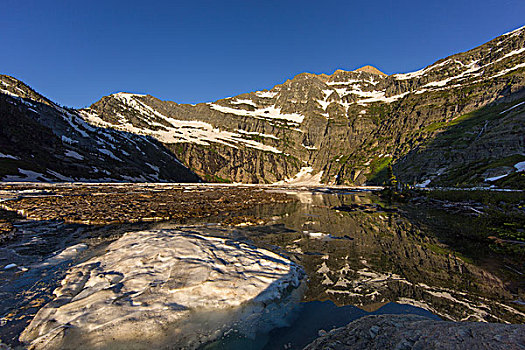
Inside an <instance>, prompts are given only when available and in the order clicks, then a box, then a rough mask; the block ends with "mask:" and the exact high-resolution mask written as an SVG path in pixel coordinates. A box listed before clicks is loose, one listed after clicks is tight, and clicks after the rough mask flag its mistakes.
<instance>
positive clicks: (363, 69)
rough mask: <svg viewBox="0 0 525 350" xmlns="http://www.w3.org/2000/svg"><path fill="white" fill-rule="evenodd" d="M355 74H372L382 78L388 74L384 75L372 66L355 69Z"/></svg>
mask: <svg viewBox="0 0 525 350" xmlns="http://www.w3.org/2000/svg"><path fill="white" fill-rule="evenodd" d="M355 72H366V73H372V74H377V75H382V76H384V77H386V76H387V75H388V74H385V73H383V72H381V71H380V70H379V69H377V68H376V67H373V66H364V67H361V68H358V69H356V70H355Z"/></svg>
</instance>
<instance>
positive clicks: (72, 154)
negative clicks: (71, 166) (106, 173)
mask: <svg viewBox="0 0 525 350" xmlns="http://www.w3.org/2000/svg"><path fill="white" fill-rule="evenodd" d="M65 156H66V157H69V158H75V159H78V160H83V159H84V156H82V155H81V154H78V153H77V152H75V151H72V150H67V151H66V153H65Z"/></svg>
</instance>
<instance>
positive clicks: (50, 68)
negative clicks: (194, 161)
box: [0, 0, 525, 107]
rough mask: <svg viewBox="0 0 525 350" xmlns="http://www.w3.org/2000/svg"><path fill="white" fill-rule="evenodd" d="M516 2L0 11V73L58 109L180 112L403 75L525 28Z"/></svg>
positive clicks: (38, 5)
mask: <svg viewBox="0 0 525 350" xmlns="http://www.w3.org/2000/svg"><path fill="white" fill-rule="evenodd" d="M524 14H525V1H523V0H477V1H462V0H456V1H452V0H441V1H421V0H418V1H413V0H411V1H409V0H397V1H385V0H376V1H368V2H367V1H353V0H346V1H332V0H317V1H309V0H303V1H295V0H290V1H286V0H281V1H274V0H264V1H252V0H243V1H200V0H193V1H191V0H189V1H176V0H175V1H144V0H140V1H135V0H127V1H120V0H105V1H98V0H89V1H80V0H78V1H76V0H75V1H72V0H64V1H59V0H56V1H53V0H49V1H42V0H25V1H22V0H1V1H0V47H1V48H2V49H1V50H0V73H1V74H9V75H12V76H14V77H16V78H18V79H20V80H22V81H24V82H25V83H27V84H29V85H30V86H32V87H33V88H34V89H35V90H37V91H38V92H40V93H42V94H44V95H46V96H47V97H49V98H51V99H52V100H55V101H57V102H59V103H61V104H64V105H67V106H72V107H84V106H88V105H90V104H91V103H93V102H95V101H96V100H98V99H99V98H101V97H102V96H104V95H108V94H111V93H114V92H119V91H128V92H136V93H149V94H151V95H153V96H156V97H159V98H161V99H165V100H172V101H175V102H180V103H195V102H204V101H213V100H217V99H219V98H223V97H227V96H234V95H237V94H240V93H243V92H249V91H254V90H261V89H265V88H267V89H269V88H271V87H273V86H274V85H276V84H279V83H282V82H283V81H285V80H286V79H289V78H291V77H293V76H294V75H296V74H298V73H301V72H314V73H332V72H333V71H335V70H336V69H339V68H341V69H346V70H352V69H355V68H358V67H360V66H363V65H365V64H371V65H374V66H376V67H377V68H379V69H380V70H382V71H383V72H385V73H387V74H392V73H399V72H408V71H413V70H417V69H419V68H422V67H424V66H426V65H429V64H431V63H433V62H435V61H436V60H438V59H440V58H443V57H446V56H448V55H451V54H454V53H456V52H460V51H466V50H468V49H471V48H473V47H475V46H478V45H480V44H483V43H484V42H486V41H489V40H490V39H492V38H494V37H496V36H498V35H500V34H503V33H505V32H508V31H511V30H513V29H515V28H517V27H520V26H522V25H525V17H524Z"/></svg>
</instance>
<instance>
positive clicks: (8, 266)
mask: <svg viewBox="0 0 525 350" xmlns="http://www.w3.org/2000/svg"><path fill="white" fill-rule="evenodd" d="M17 266H18V265H17V264H7V265H6V266H4V270H10V269H12V268H15V267H17Z"/></svg>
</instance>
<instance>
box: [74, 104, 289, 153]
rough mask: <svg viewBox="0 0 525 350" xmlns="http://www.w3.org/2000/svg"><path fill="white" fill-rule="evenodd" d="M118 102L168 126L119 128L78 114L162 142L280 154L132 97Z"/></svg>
mask: <svg viewBox="0 0 525 350" xmlns="http://www.w3.org/2000/svg"><path fill="white" fill-rule="evenodd" d="M119 99H120V100H121V101H123V102H125V103H127V104H128V105H130V106H131V107H133V108H135V109H136V110H137V111H138V112H139V113H141V114H142V115H143V116H144V117H145V119H146V120H148V118H151V117H158V118H162V119H163V120H165V121H166V122H167V123H169V124H170V125H171V126H170V127H166V126H165V125H162V124H159V123H157V122H154V121H152V120H150V121H149V122H150V124H151V125H152V126H156V127H158V129H157V130H153V129H148V128H138V127H135V126H133V125H132V124H130V123H129V122H124V123H123V124H120V125H114V124H110V123H107V122H105V121H104V120H102V119H101V118H100V117H99V116H98V115H96V114H95V113H94V112H93V111H91V110H83V111H81V113H82V115H83V116H84V117H85V118H86V120H88V121H89V122H90V123H93V124H94V125H98V126H100V127H110V128H115V129H117V130H122V131H127V132H130V133H134V134H142V135H149V136H152V137H154V138H156V139H157V140H159V141H160V142H163V143H181V142H188V143H195V144H198V145H206V146H207V145H209V144H210V142H212V143H219V144H223V145H226V146H229V147H233V148H237V146H238V145H242V146H245V147H250V148H255V149H259V150H262V151H267V152H273V153H282V152H281V151H280V150H279V149H277V148H275V147H273V146H269V145H265V144H263V143H261V142H258V141H255V140H249V139H245V138H243V135H242V133H233V132H230V131H225V130H220V129H218V128H215V127H213V126H212V125H211V124H209V123H205V122H200V121H191V120H178V119H174V118H170V117H167V116H165V115H163V114H161V113H159V112H157V111H155V110H154V109H153V108H151V107H149V106H147V105H146V104H144V103H142V102H140V101H135V100H134V99H133V95H132V94H124V95H121V96H119ZM261 136H262V137H265V136H267V137H270V138H273V137H272V136H273V135H264V134H261Z"/></svg>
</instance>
